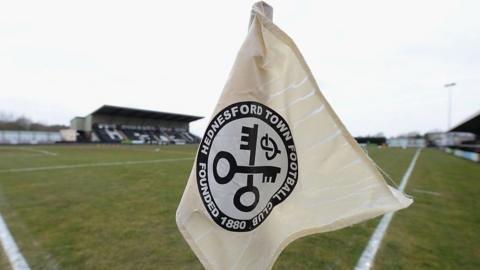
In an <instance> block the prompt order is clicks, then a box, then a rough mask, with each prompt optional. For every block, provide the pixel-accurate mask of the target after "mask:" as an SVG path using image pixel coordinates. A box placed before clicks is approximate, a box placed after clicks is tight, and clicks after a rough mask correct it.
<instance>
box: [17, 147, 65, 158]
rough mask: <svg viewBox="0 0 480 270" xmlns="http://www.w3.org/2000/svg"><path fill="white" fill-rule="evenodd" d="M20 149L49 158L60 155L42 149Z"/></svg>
mask: <svg viewBox="0 0 480 270" xmlns="http://www.w3.org/2000/svg"><path fill="white" fill-rule="evenodd" d="M19 149H22V150H27V151H32V152H36V153H42V154H44V155H47V156H58V153H55V152H50V151H47V150H42V149H34V148H29V147H22V148H19Z"/></svg>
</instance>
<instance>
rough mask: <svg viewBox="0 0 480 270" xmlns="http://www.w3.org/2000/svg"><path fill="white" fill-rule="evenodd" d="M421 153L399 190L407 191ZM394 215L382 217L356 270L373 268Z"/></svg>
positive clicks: (412, 164) (407, 172)
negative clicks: (406, 188)
mask: <svg viewBox="0 0 480 270" xmlns="http://www.w3.org/2000/svg"><path fill="white" fill-rule="evenodd" d="M421 151H422V149H421V148H418V149H417V151H416V152H415V155H414V156H413V158H412V161H411V162H410V165H409V166H408V168H407V171H406V172H405V174H404V175H403V178H402V182H401V183H400V186H399V187H398V189H399V190H400V191H402V192H403V191H404V190H405V187H406V186H407V183H408V179H409V178H410V175H411V174H412V172H413V169H414V168H415V164H416V163H417V159H418V156H419V155H420V152H421ZM393 214H394V213H393V212H392V213H387V214H385V215H384V216H383V217H382V220H381V221H380V223H379V224H378V226H377V228H376V229H375V231H374V232H373V234H372V236H371V237H370V240H369V241H368V244H367V246H366V247H365V249H364V250H363V253H362V255H361V256H360V259H359V260H358V262H357V265H356V266H355V270H369V269H370V268H371V267H372V266H373V260H374V259H375V255H376V254H377V252H378V249H379V248H380V244H381V243H382V240H383V237H384V236H385V232H386V231H387V229H388V225H390V221H391V220H392V218H393Z"/></svg>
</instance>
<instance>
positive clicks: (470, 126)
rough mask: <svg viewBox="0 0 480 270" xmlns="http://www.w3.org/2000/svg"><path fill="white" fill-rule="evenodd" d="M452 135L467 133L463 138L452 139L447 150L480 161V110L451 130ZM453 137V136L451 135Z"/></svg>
mask: <svg viewBox="0 0 480 270" xmlns="http://www.w3.org/2000/svg"><path fill="white" fill-rule="evenodd" d="M448 134H451V135H453V136H454V135H455V134H467V135H470V136H463V137H464V139H463V140H450V141H453V142H454V143H450V145H448V147H447V148H446V149H445V150H446V151H447V152H449V153H452V154H454V155H456V156H459V157H463V158H466V159H469V160H473V161H476V162H480V111H478V112H477V113H475V114H474V115H472V116H471V117H469V118H467V119H466V120H464V121H463V122H461V123H460V124H458V125H456V126H455V127H453V128H452V129H450V130H449V133H448ZM450 137H451V136H450Z"/></svg>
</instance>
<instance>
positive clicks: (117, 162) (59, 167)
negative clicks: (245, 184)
mask: <svg viewBox="0 0 480 270" xmlns="http://www.w3.org/2000/svg"><path fill="white" fill-rule="evenodd" d="M184 160H193V158H190V157H189V158H169V159H152V160H135V161H116V162H102V163H83V164H72V165H59V166H45V167H30V168H18V169H6V170H0V173H8V172H34V171H48V170H63V169H76V168H86V167H106V166H122V165H136V164H145V163H163V162H175V161H184Z"/></svg>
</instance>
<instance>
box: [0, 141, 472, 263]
mask: <svg viewBox="0 0 480 270" xmlns="http://www.w3.org/2000/svg"><path fill="white" fill-rule="evenodd" d="M195 151H196V146H164V147H155V146H119V145H117V146H101V145H89V146H80V145H71V146H36V147H0V212H1V213H2V215H3V216H4V218H5V219H6V222H7V224H8V226H9V228H10V230H11V232H12V235H13V236H14V238H15V240H16V241H17V244H18V245H19V246H20V248H21V250H22V253H23V255H24V256H25V257H26V259H27V261H28V263H29V264H30V266H31V268H32V269H201V268H202V267H201V265H200V264H199V262H198V260H197V259H196V257H195V256H194V254H193V253H192V252H191V251H190V249H189V247H188V246H187V244H186V243H185V242H184V240H183V239H182V237H181V235H180V233H179V232H178V230H177V227H176V224H175V211H176V207H177V205H178V202H179V200H180V197H181V195H182V192H183V189H184V187H185V183H186V180H187V177H188V175H189V173H190V170H191V168H192V164H193V158H194V155H195ZM369 154H370V156H371V157H372V158H373V159H374V160H375V161H376V162H377V163H378V164H379V165H380V166H381V167H382V168H383V169H384V170H386V171H387V172H388V173H389V174H390V176H391V177H392V178H393V179H394V180H395V181H397V183H399V181H400V179H401V177H402V175H403V173H404V172H405V170H406V168H407V166H408V164H409V162H410V160H411V159H412V157H413V154H414V150H413V149H407V150H403V149H377V148H370V149H369ZM479 176H480V166H479V165H478V164H474V163H472V162H469V161H465V160H461V159H458V158H455V157H452V156H448V155H446V154H444V153H441V152H438V151H436V150H424V151H423V152H422V154H421V155H420V158H419V160H418V162H417V166H416V168H415V170H414V173H413V175H412V177H411V179H410V182H409V184H408V185H407V193H409V194H410V195H413V196H414V199H415V203H414V204H413V205H412V206H411V207H410V208H409V209H407V210H403V211H400V212H399V213H398V214H396V215H395V216H394V218H393V221H392V224H391V226H390V228H389V230H388V231H387V235H386V238H385V240H384V242H383V245H382V246H381V248H380V252H379V254H378V257H377V260H376V262H375V265H376V266H377V269H419V268H424V269H432V268H434V269H449V268H450V269H479V268H480V265H479V261H480V259H479V258H480V244H479V243H480V238H479V233H478V230H479V224H480V216H479V213H480V212H479V211H478V207H479V203H478V199H477V198H478V195H479V194H480V184H479V183H480V182H479V181H480V179H479ZM432 194H434V195H432ZM377 223H378V219H375V220H371V221H368V222H364V223H362V224H358V225H355V226H353V227H351V228H347V229H343V230H339V231H336V232H331V233H325V234H319V235H312V236H307V237H305V238H302V239H299V240H297V241H295V242H294V243H292V244H291V245H290V246H288V247H287V248H286V249H285V250H284V252H283V253H282V254H281V256H280V258H279V260H278V261H277V263H276V264H275V267H274V268H275V269H352V268H353V266H354V265H355V263H356V261H357V259H358V257H359V256H360V254H361V252H362V251H363V248H364V247H365V245H366V243H367V242H368V239H369V237H370V235H371V233H372V232H373V230H374V228H375V226H376V224H377ZM0 267H3V268H6V267H8V263H7V262H6V258H5V257H4V256H0Z"/></svg>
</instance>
